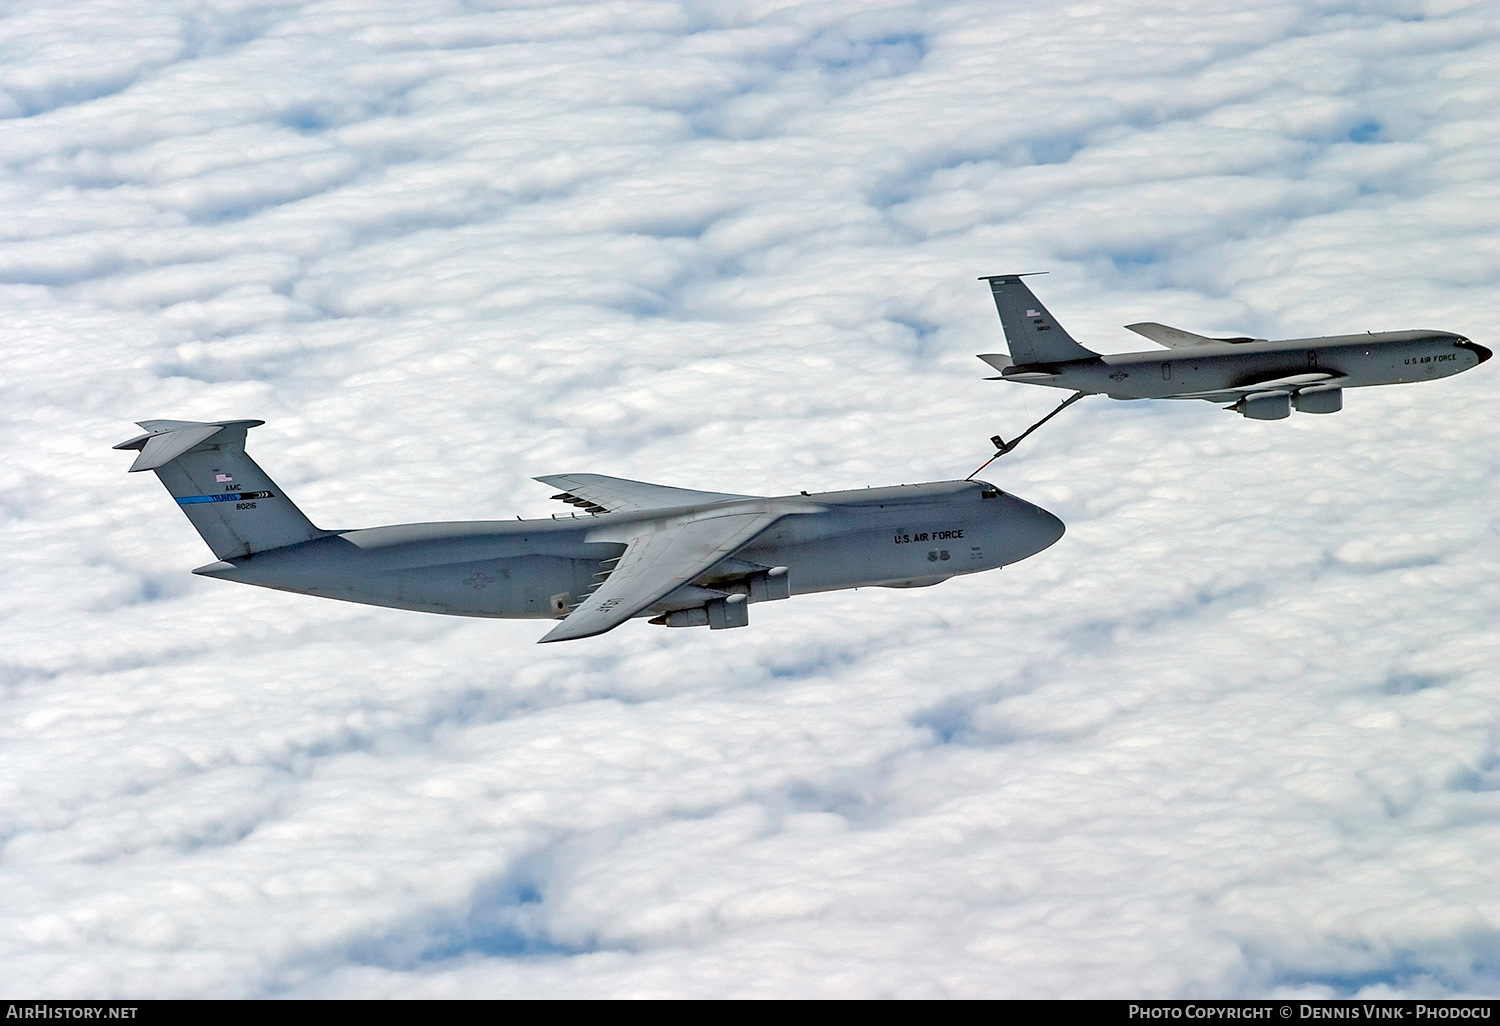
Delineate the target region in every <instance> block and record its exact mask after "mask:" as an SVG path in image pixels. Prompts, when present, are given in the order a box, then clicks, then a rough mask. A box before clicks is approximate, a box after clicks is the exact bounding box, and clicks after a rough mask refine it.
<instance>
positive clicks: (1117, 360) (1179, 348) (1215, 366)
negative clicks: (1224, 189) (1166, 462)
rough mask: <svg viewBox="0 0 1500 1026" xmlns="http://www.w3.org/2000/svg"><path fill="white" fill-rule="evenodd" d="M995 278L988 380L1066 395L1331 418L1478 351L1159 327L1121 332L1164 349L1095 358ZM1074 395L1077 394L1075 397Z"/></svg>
mask: <svg viewBox="0 0 1500 1026" xmlns="http://www.w3.org/2000/svg"><path fill="white" fill-rule="evenodd" d="M1022 277H1024V276H1023V275H1019V274H998V275H994V276H992V277H988V278H981V279H980V281H988V282H989V283H990V291H991V292H993V293H994V296H995V307H996V308H997V309H998V310H999V311H1000V324H1001V326H1002V327H1003V328H1004V329H1005V339H1006V341H1007V342H1008V343H1009V345H1010V352H1009V353H987V354H984V355H981V356H980V357H979V358H980V359H981V360H983V361H984V362H985V363H988V364H989V365H990V366H992V367H994V368H995V369H996V370H998V371H999V372H1000V376H999V377H998V378H991V379H990V380H991V381H1019V382H1022V383H1023V384H1028V385H1049V386H1051V387H1053V388H1066V389H1069V390H1071V391H1073V392H1076V393H1079V395H1080V396H1081V395H1107V396H1109V397H1110V398H1111V399H1205V400H1207V401H1208V402H1212V403H1228V404H1230V405H1229V406H1228V407H1226V408H1227V409H1231V410H1233V411H1235V412H1236V413H1239V414H1241V415H1243V416H1246V417H1249V418H1251V419H1253V420H1280V419H1281V418H1282V417H1286V416H1290V415H1291V412H1292V410H1293V409H1294V408H1295V409H1297V410H1299V411H1301V412H1302V413H1337V412H1338V411H1339V410H1340V409H1342V408H1343V405H1344V389H1346V388H1361V387H1364V386H1366V385H1391V384H1396V383H1398V382H1406V381H1428V380H1431V379H1432V378H1446V377H1448V376H1449V375H1450V374H1457V373H1458V372H1459V371H1466V370H1468V369H1469V368H1470V367H1477V366H1479V365H1480V364H1481V363H1483V362H1484V361H1486V360H1488V359H1489V358H1490V355H1491V354H1490V351H1489V350H1488V349H1486V348H1485V347H1484V346H1481V345H1477V344H1475V343H1473V342H1470V341H1469V340H1468V339H1467V338H1464V337H1463V336H1462V335H1455V334H1454V333H1453V332H1451V331H1377V332H1366V333H1364V334H1359V335H1330V336H1325V337H1322V338H1288V339H1279V340H1275V341H1272V340H1270V339H1264V338H1205V337H1204V336H1202V335H1194V334H1193V333H1192V332H1190V331H1183V330H1182V329H1180V328H1169V327H1167V326H1166V325H1165V324H1156V323H1153V322H1145V323H1142V324H1127V325H1125V327H1126V328H1128V329H1130V330H1131V331H1133V332H1135V333H1136V334H1138V335H1144V336H1146V337H1147V338H1149V339H1150V340H1151V341H1153V342H1158V343H1160V344H1161V345H1164V346H1166V347H1168V351H1167V352H1162V351H1159V350H1153V351H1150V352H1139V353H1116V354H1113V355H1108V356H1105V355H1101V354H1099V353H1095V352H1093V351H1092V350H1089V349H1085V348H1084V347H1083V346H1081V345H1079V344H1078V343H1077V342H1075V341H1074V340H1073V337H1072V336H1071V335H1069V334H1068V333H1067V332H1066V331H1065V330H1063V327H1062V325H1060V324H1058V323H1057V319H1056V318H1055V317H1053V316H1052V315H1051V314H1050V313H1048V312H1047V308H1046V307H1044V306H1043V305H1042V304H1041V303H1040V302H1039V301H1038V300H1037V298H1036V296H1034V295H1032V293H1031V289H1029V288H1027V287H1026V284H1025V283H1024V282H1022V281H1021V278H1022ZM1075 398H1077V397H1075Z"/></svg>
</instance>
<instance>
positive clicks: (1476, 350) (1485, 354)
mask: <svg viewBox="0 0 1500 1026" xmlns="http://www.w3.org/2000/svg"><path fill="white" fill-rule="evenodd" d="M1453 344H1454V345H1456V346H1458V348H1460V349H1467V350H1469V351H1470V352H1471V353H1473V354H1474V355H1475V356H1477V357H1479V359H1478V360H1476V361H1474V366H1476V367H1477V366H1479V365H1480V364H1481V363H1483V362H1484V361H1486V360H1488V359H1489V358H1490V357H1492V356H1494V355H1495V354H1494V353H1492V352H1490V351H1489V350H1488V349H1486V348H1485V347H1484V346H1482V345H1480V344H1479V343H1478V342H1470V341H1469V340H1468V339H1466V338H1461V339H1459V340H1458V341H1457V342H1455V343H1453Z"/></svg>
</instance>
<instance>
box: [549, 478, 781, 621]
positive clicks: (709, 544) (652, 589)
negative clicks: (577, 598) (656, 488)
mask: <svg viewBox="0 0 1500 1026" xmlns="http://www.w3.org/2000/svg"><path fill="white" fill-rule="evenodd" d="M606 480H609V479H607V478H606ZM673 490H675V489H673ZM788 512H790V511H789V510H786V509H772V510H761V511H755V510H744V511H740V512H735V511H733V510H725V511H724V512H723V513H720V514H717V515H715V514H714V512H713V511H712V510H709V511H706V512H703V513H697V514H689V516H692V517H696V519H686V520H674V521H668V522H667V523H666V524H663V525H656V526H654V527H653V526H652V525H645V524H643V525H641V526H642V529H643V533H641V534H639V535H636V536H635V537H634V538H632V539H631V540H630V542H629V543H628V545H627V546H626V549H625V554H624V555H623V556H621V557H620V562H619V563H617V564H616V565H615V568H614V570H613V571H612V572H611V573H610V575H609V577H608V578H607V579H606V580H605V582H604V584H603V585H601V586H600V587H599V590H598V591H595V592H594V593H593V594H592V595H590V596H589V597H588V598H586V599H584V601H583V603H582V604H581V605H579V606H578V608H577V609H574V610H573V611H572V612H571V613H569V614H568V617H567V619H565V620H564V621H563V622H562V623H561V624H559V625H558V626H556V627H554V628H553V629H552V630H551V631H550V632H549V633H548V634H547V635H546V636H545V637H543V638H542V639H541V640H542V641H544V642H546V641H568V640H570V639H572V638H587V637H590V636H591V635H594V634H603V633H604V632H605V631H607V630H611V629H613V628H615V627H618V626H619V625H620V624H622V623H624V622H625V621H626V620H629V619H630V618H631V617H632V616H634V615H635V614H637V613H639V612H640V611H641V610H643V609H647V608H649V607H650V606H651V605H652V604H653V603H655V602H657V601H659V600H660V599H662V598H665V597H666V596H667V595H669V594H671V593H672V592H674V591H676V590H677V589H678V588H680V587H682V586H683V585H684V584H688V583H690V582H691V581H692V580H693V578H695V577H698V576H699V575H701V574H702V573H703V572H704V571H705V570H707V569H708V568H709V567H711V566H713V565H714V564H715V563H718V562H719V561H720V560H722V559H724V558H725V557H727V556H731V555H733V554H734V553H735V552H737V551H738V550H739V549H741V548H743V547H744V546H745V545H746V544H747V543H748V542H749V541H750V540H751V539H753V538H754V537H755V536H756V535H758V534H760V533H761V532H762V531H764V530H765V529H766V528H768V527H770V526H771V525H772V524H774V523H775V522H776V521H778V520H780V519H781V518H782V517H784V516H786V515H787V513H788Z"/></svg>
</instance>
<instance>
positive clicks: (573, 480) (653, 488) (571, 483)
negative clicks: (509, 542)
mask: <svg viewBox="0 0 1500 1026" xmlns="http://www.w3.org/2000/svg"><path fill="white" fill-rule="evenodd" d="M532 480H535V481H540V482H542V484H547V485H551V486H552V487H554V488H557V489H559V494H557V495H554V496H552V497H553V498H554V499H561V500H562V501H563V502H566V503H568V504H569V505H572V506H579V507H582V508H583V509H584V510H586V511H588V512H589V513H615V512H618V511H620V510H626V511H630V510H640V509H664V508H666V507H668V506H700V505H703V504H704V503H708V502H724V501H726V500H729V499H751V498H755V496H752V495H732V494H730V493H728V492H700V491H697V490H695V489H692V488H672V487H669V486H668V485H658V484H647V483H646V482H645V481H628V480H626V479H625V478H623V477H606V476H605V475H603V474H553V475H551V476H549V477H538V478H533V479H532Z"/></svg>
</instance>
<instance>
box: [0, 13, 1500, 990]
mask: <svg viewBox="0 0 1500 1026" xmlns="http://www.w3.org/2000/svg"><path fill="white" fill-rule="evenodd" d="M1496 38H1497V32H1496V21H1495V16H1494V13H1493V12H1492V11H1490V10H1488V9H1487V7H1486V6H1485V5H1483V4H1477V3H1476V4H1463V3H1451V4H1450V3H1407V2H1396V3H1363V4H1290V3H1288V4H1277V3H1257V4H1250V5H1245V4H1242V3H1236V4H1232V5H1231V4H1223V5H1220V6H1215V5H1214V4H1211V3H1210V4H1205V3H1201V2H1194V3H1182V4H1177V5H1173V4H1112V5H1093V4H1084V3H1079V4H1068V5H1062V6H1059V5H1056V4H1041V3H1034V4H1033V3H1012V4H989V3H930V4H919V3H911V4H900V3H893V4H879V3H856V4H836V3H819V4H794V3H773V2H767V3H743V4H693V3H655V4H647V3H633V4H621V5H615V4H606V3H578V4H552V3H535V4H516V5H504V4H494V5H488V4H448V3H438V2H434V3H427V4H403V5H399V6H392V5H389V4H378V3H358V2H346V0H330V2H327V3H271V4H250V3H229V2H226V3H216V4H213V5H208V6H205V5H202V4H197V3H182V4H170V3H151V4H130V3H119V4H114V3H89V4H83V5H76V4H75V5H66V6H59V5H49V4H33V5H25V4H18V5H12V6H11V7H8V8H7V10H6V12H5V14H4V16H3V18H0V210H3V213H4V215H5V216H3V217H0V300H3V304H4V309H5V310H6V316H5V317H3V318H0V347H3V350H0V351H3V352H4V354H5V365H6V370H5V373H4V374H3V375H0V424H3V427H4V430H5V432H6V435H7V437H8V440H9V446H8V453H9V455H8V456H7V458H6V459H5V460H4V461H3V462H0V561H3V564H0V565H3V566H4V569H5V579H6V581H7V582H8V584H9V585H10V586H9V587H8V588H7V589H5V593H4V595H3V597H0V701H3V703H4V713H3V716H0V893H4V894H5V895H6V896H7V898H6V901H5V902H4V903H3V907H0V922H3V926H0V970H3V974H4V976H5V978H6V979H7V981H9V982H10V983H11V984H12V987H11V990H12V991H14V992H16V993H22V994H36V995H49V994H50V995H64V994H66V995H77V994H89V995H101V996H103V995H122V996H143V997H144V996H184V995H197V996H203V995H245V996H262V995H296V996H324V995H413V996H415V995H450V996H490V995H562V994H567V995H588V996H595V995H597V996H617V995H685V996H695V995H809V996H879V995H900V996H995V997H1010V996H1029V997H1047V996H1078V997H1095V996H1127V995H1129V996H1143V997H1146V996H1159V997H1165V996H1197V995H1210V994H1211V995H1222V996H1248V995H1260V994H1273V993H1274V994H1283V995H1292V994H1303V995H1309V996H1317V995H1324V996H1327V995H1354V994H1358V995H1361V996H1379V995H1387V994H1408V995H1451V994H1465V993H1479V994H1493V993H1494V992H1495V990H1496V987H1497V985H1500V975H1497V974H1500V970H1497V966H1500V905H1497V904H1496V894H1497V889H1496V887H1495V874H1494V868H1493V852H1494V850H1495V847H1496V844H1497V842H1500V831H1497V823H1500V807H1497V804H1496V794H1497V784H1500V777H1497V765H1500V762H1497V758H1496V723H1495V709H1496V702H1495V683H1494V682H1495V681H1496V680H1500V662H1497V658H1496V633H1495V622H1496V597H1495V586H1494V584H1493V582H1494V581H1495V580H1496V574H1497V570H1500V567H1497V546H1496V534H1497V531H1496V519H1495V508H1496V495H1497V491H1496V482H1497V479H1500V467H1497V457H1496V453H1500V438H1497V437H1496V427H1495V425H1496V423H1497V417H1496V413H1497V409H1496V403H1495V401H1494V399H1493V398H1492V396H1493V393H1494V389H1493V386H1492V385H1491V383H1490V376H1491V375H1490V371H1491V368H1492V367H1493V365H1487V366H1486V367H1485V368H1483V369H1481V370H1479V371H1477V372H1475V373H1473V374H1469V375H1464V376H1462V377H1458V378H1453V379H1448V380H1445V381H1441V382H1436V383H1428V384H1424V385H1420V386H1402V387H1392V388H1384V389H1369V390H1359V391H1356V392H1351V393H1350V394H1349V395H1348V396H1347V397H1346V408H1345V410H1344V411H1343V412H1342V413H1340V414H1338V415H1337V416H1333V417H1308V416H1299V417H1293V418H1291V419H1289V420H1286V421H1281V422H1273V423H1261V422H1251V421H1245V420H1242V419H1240V418H1238V417H1235V416H1232V415H1230V414H1226V413H1223V412H1221V411H1219V410H1217V409H1215V408H1214V407H1212V406H1210V405H1208V404H1188V403H1182V404H1169V403H1158V404H1121V403H1113V402H1108V401H1105V400H1102V399H1098V400H1090V401H1088V402H1085V403H1081V404H1079V405H1078V406H1077V407H1075V408H1074V409H1072V410H1070V411H1069V412H1068V413H1067V414H1065V415H1064V416H1062V417H1061V418H1059V419H1058V420H1057V421H1056V422H1054V423H1053V424H1050V425H1049V426H1048V427H1047V428H1046V429H1045V430H1044V431H1043V432H1042V433H1040V434H1039V435H1037V436H1035V437H1034V438H1033V439H1031V440H1029V441H1028V442H1027V445H1026V446H1025V447H1024V448H1022V449H1020V450H1018V451H1017V452H1016V453H1015V454H1013V455H1011V456H1007V457H1006V458H1005V459H1004V460H1002V461H1000V462H999V463H998V464H996V465H995V466H994V467H993V468H992V469H991V471H989V472H987V476H988V477H989V478H990V479H991V480H994V481H995V482H996V483H998V484H1001V485H1002V487H1005V488H1006V489H1007V490H1010V491H1014V492H1015V493H1017V494H1019V495H1021V496H1023V497H1025V498H1027V499H1029V500H1031V501H1034V502H1037V503H1039V504H1040V505H1043V506H1045V507H1047V508H1049V509H1051V510H1053V511H1054V512H1056V513H1057V514H1058V515H1059V516H1061V517H1062V518H1063V519H1064V520H1065V521H1066V522H1067V524H1068V527H1069V532H1068V535H1067V536H1066V538H1065V539H1064V540H1063V541H1062V542H1061V543H1059V544H1058V545H1057V546H1054V547H1053V548H1052V549H1049V550H1048V551H1047V552H1046V553H1043V554H1042V555H1040V556H1038V557H1036V558H1034V559H1032V560H1029V561H1026V562H1024V563H1022V564H1019V565H1017V566H1015V567H1012V568H1010V569H1007V570H1005V571H1002V572H999V573H993V574H986V575H980V576H978V577H975V578H971V579H960V580H955V581H952V582H949V583H946V584H944V585H943V586H941V587H939V588H935V589H928V590H923V591H919V592H891V591H882V590H879V589H874V590H868V591H866V590H862V591H860V592H858V593H847V592H846V593H839V594H834V595H825V596H812V597H807V598H802V599H799V600H797V601H795V602H790V603H780V604H776V605H774V606H767V607H757V616H756V623H755V624H754V626H752V627H751V628H750V629H749V630H743V631H730V632H712V633H710V632H707V631H662V630H658V629H656V628H652V627H649V626H647V625H645V624H643V623H632V624H628V625H626V626H625V627H623V628H621V629H620V630H617V631H615V632H612V633H611V634H608V635H606V636H603V637H600V638H597V639H592V640H589V641H583V642H577V643H570V644H568V645H559V646H545V647H537V646H535V645H533V641H534V640H535V638H536V637H537V635H538V634H539V633H540V632H539V631H538V629H537V626H536V624H535V623H528V622H485V621H465V620H458V619H447V618H440V617H428V616H423V615H420V614H414V613H405V612H400V611H394V610H379V609H367V608H361V607H356V606H344V605H341V604H338V603H331V602H321V601H319V600H314V599H309V598H304V597H301V596H291V595H282V594H276V593H271V592H260V591H258V590H256V589H249V588H233V587H230V586H228V585H226V584H224V583H223V582H217V581H212V580H206V579H200V578H195V577H192V576H191V575H190V574H188V573H187V571H188V569H189V568H191V567H193V566H196V565H199V564H201V563H204V562H207V561H208V559H209V555H208V553H207V550H206V549H205V548H204V547H203V545H202V543H201V541H200V540H199V539H198V538H197V536H196V535H195V534H193V532H192V530H191V528H190V527H189V525H188V524H187V522H186V521H185V519H184V518H182V517H181V516H180V515H179V514H177V513H175V512H174V511H173V510H172V508H171V503H170V501H169V500H168V499H167V497H166V496H165V494H164V493H163V492H162V491H161V489H160V488H159V486H157V485H156V483H155V482H153V481H150V480H143V478H144V475H137V476H134V477H126V476H125V473H124V471H125V468H126V466H127V465H128V460H127V459H122V458H121V454H120V453H118V452H114V451H112V450H111V449H110V448H109V446H110V445H112V444H113V443H115V442H117V441H119V440H121V439H123V438H125V437H128V436H129V435H131V434H133V433H135V431H134V428H133V424H132V422H133V421H135V420H137V419H145V418H154V417H172V418H183V419H212V420H218V419H226V418H232V417H257V418H263V419H265V420H266V421H267V425H266V426H265V427H263V428H260V429H257V430H256V431H255V432H254V433H253V434H252V435H251V438H250V450H251V452H252V454H254V455H255V456H256V458H257V459H258V460H259V461H260V462H261V463H262V465H263V466H264V467H265V468H266V469H267V470H268V471H269V472H270V473H271V474H272V475H273V476H274V477H275V478H276V479H277V481H278V482H279V484H280V485H281V486H282V487H283V488H284V489H285V490H286V491H287V492H288V493H289V494H291V495H293V496H294V497H295V498H296V500H297V501H298V503H299V505H301V506H302V508H303V509H304V510H305V511H306V512H307V513H308V514H309V516H310V517H311V518H312V519H313V520H314V521H315V522H317V523H318V524H320V525H322V526H326V527H335V528H338V527H355V526H371V525H375V524H381V523H397V522H404V521H413V520H436V519H476V518H509V517H512V516H515V515H517V514H523V515H527V516H533V515H545V514H546V513H548V512H550V511H551V510H550V509H549V504H548V502H547V495H548V494H549V493H548V492H547V491H546V490H545V489H544V488H543V487H542V486H540V485H536V484H535V483H533V482H531V481H530V478H532V477H533V476H536V475H540V474H550V473H568V472H580V471H582V472H597V473H608V474H617V475H620V476H626V477H635V478H640V479H645V480H656V481H661V482H663V483H667V484H674V485H680V486H684V487H692V488H703V489H712V490H725V491H736V492H764V493H771V494H776V493H787V492H794V491H796V490H799V489H804V488H805V489H809V490H818V489H831V488H841V487H858V486H862V485H878V484H889V483H896V482H910V481H925V480H938V479H944V478H950V477H961V476H963V475H964V474H966V473H968V472H969V471H970V470H972V469H973V467H975V466H977V465H978V464H979V463H980V462H981V461H982V460H983V459H984V458H985V457H986V456H988V455H989V449H988V446H987V444H986V442H985V439H987V438H988V437H989V436H990V435H992V434H994V433H996V432H999V433H1002V434H1006V435H1007V436H1009V435H1010V434H1012V433H1014V432H1015V431H1016V430H1018V429H1019V428H1020V427H1022V426H1024V425H1025V424H1027V423H1029V422H1030V421H1032V420H1034V419H1036V417H1038V416H1040V415H1041V414H1042V413H1043V412H1045V410H1046V409H1047V408H1049V402H1048V398H1047V396H1046V395H1042V394H1030V393H1027V392H1026V390H1024V389H1015V388H1012V387H1009V386H1002V385H1000V384H998V383H992V382H986V381H984V380H983V377H984V376H985V374H986V373H988V369H987V368H986V367H985V365H983V364H982V363H980V362H979V361H977V360H975V359H974V354H975V353H980V352H989V351H993V350H995V349H997V348H1001V347H1002V346H1003V343H1002V339H1001V334H1000V330H999V325H998V322H997V319H996V317H995V314H994V309H993V306H992V304H991V303H990V299H989V296H988V294H987V290H986V288H985V286H984V285H983V283H980V282H977V281H976V280H975V279H976V278H977V277H978V276H980V275H984V274H993V273H1000V272H1010V271H1037V270H1046V271H1049V272H1050V274H1049V275H1048V277H1045V278H1040V279H1034V280H1033V281H1034V286H1035V288H1036V289H1037V291H1038V294H1039V295H1040V296H1041V297H1042V298H1043V300H1044V301H1045V302H1046V303H1047V304H1048V306H1049V307H1050V308H1051V310H1052V311H1053V312H1054V313H1055V314H1056V315H1057V316H1058V317H1059V318H1060V319H1061V320H1062V322H1063V323H1064V324H1066V325H1067V327H1068V329H1069V330H1070V332H1071V333H1072V334H1074V335H1075V336H1076V337H1078V338H1079V339H1081V340H1083V341H1084V342H1085V343H1086V344H1089V345H1091V346H1094V347H1096V348H1098V349H1100V350H1102V351H1123V350H1126V349H1128V348H1133V347H1135V346H1136V342H1137V341H1138V340H1135V341H1133V340H1132V339H1133V336H1131V335H1129V333H1126V332H1124V331H1123V330H1122V329H1121V328H1120V327H1119V326H1120V325H1123V324H1127V323H1132V322H1135V321H1141V320H1156V321H1164V322H1166V323H1170V324H1174V325H1180V326H1182V327H1184V328H1187V329H1188V330H1192V331H1200V332H1204V333H1207V334H1217V333H1225V334H1250V335H1257V336H1270V337H1278V336H1291V335H1316V334H1321V333H1328V332H1344V331H1359V330H1365V329H1371V330H1382V329H1399V328H1427V327H1431V328H1442V329H1446V330H1452V331H1457V332H1462V333H1464V334H1468V335H1471V336H1472V337H1474V338H1475V339H1476V340H1477V341H1480V342H1482V343H1485V344H1490V343H1491V342H1492V341H1493V340H1492V339H1490V338H1489V337H1488V334H1489V332H1490V331H1491V330H1492V327H1493V324H1494V322H1495V313H1496V307H1495V295H1496V292H1495V285H1496V278H1497V256H1496V249H1495V246H1494V239H1495V227H1496V226H1495V221H1496V211H1497V209H1500V207H1497V203H1496V185H1495V174H1494V169H1495V167H1497V166H1500V153H1497V152H1496V142H1495V141H1496V138H1497V133H1496V113H1495V112H1496V111H1497V110H1500V103H1497V99H1500V98H1497V96H1496V89H1495V85H1494V76H1493V68H1494V67H1495V66H1496V61H1497V58H1500V55H1497V53H1496ZM762 608H764V609H765V611H764V612H761V609H762Z"/></svg>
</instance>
